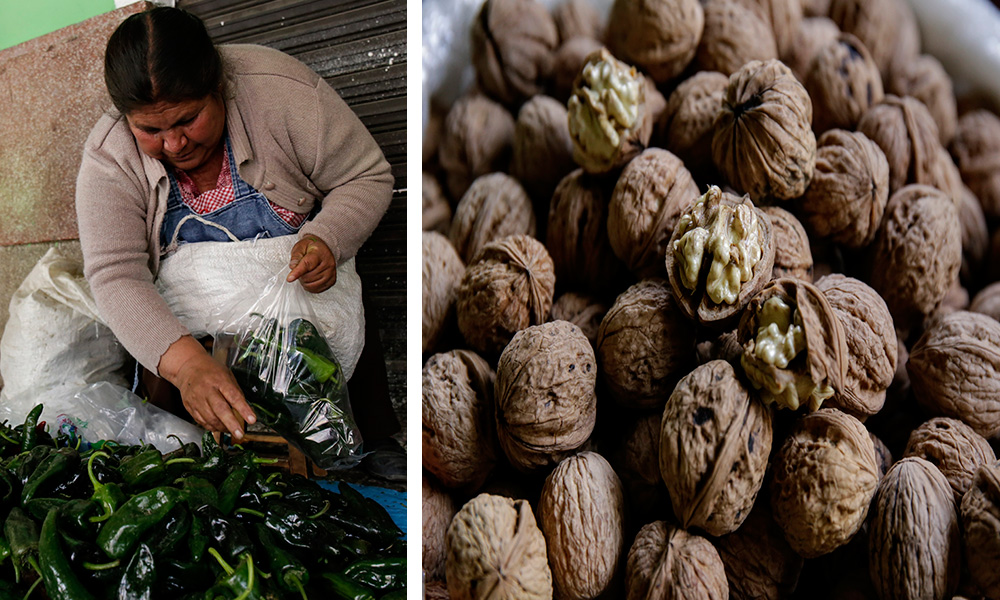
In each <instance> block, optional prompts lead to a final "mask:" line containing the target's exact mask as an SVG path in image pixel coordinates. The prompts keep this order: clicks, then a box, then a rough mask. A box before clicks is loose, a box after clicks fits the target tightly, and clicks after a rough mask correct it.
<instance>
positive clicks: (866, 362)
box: [816, 275, 896, 419]
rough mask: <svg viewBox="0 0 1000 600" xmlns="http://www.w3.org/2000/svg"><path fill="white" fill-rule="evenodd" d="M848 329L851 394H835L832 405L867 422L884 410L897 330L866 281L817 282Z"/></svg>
mask: <svg viewBox="0 0 1000 600" xmlns="http://www.w3.org/2000/svg"><path fill="white" fill-rule="evenodd" d="M816 287H817V288H818V289H820V290H821V291H822V292H823V295H824V296H825V297H826V299H827V301H828V302H829V303H830V307H831V308H833V312H834V313H836V315H837V318H838V319H839V320H840V323H841V324H842V325H843V326H844V334H845V336H846V341H847V354H848V357H849V358H848V363H847V372H846V378H845V380H844V385H845V388H846V390H848V391H849V393H838V394H834V396H833V398H831V399H830V402H829V406H833V407H835V408H839V409H841V410H843V411H845V412H848V413H850V414H852V415H854V416H856V417H858V418H861V419H864V418H865V417H868V416H870V415H874V414H875V413H877V412H878V411H879V410H881V409H882V404H883V403H884V402H885V390H886V389H888V388H889V385H890V384H891V383H892V378H893V376H894V375H895V373H896V330H895V328H893V324H892V315H890V314H889V308H888V307H887V306H886V305H885V302H884V301H883V300H882V297H881V296H879V295H878V293H877V292H876V291H875V290H873V289H872V288H870V287H868V285H867V284H865V283H864V282H862V281H859V280H857V279H854V278H852V277H845V276H843V275H827V276H826V277H823V278H822V279H820V280H819V281H817V282H816Z"/></svg>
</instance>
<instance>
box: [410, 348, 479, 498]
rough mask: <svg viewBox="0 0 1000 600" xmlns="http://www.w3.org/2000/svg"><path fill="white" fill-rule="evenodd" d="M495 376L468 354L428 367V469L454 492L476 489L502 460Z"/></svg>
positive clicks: (437, 359)
mask: <svg viewBox="0 0 1000 600" xmlns="http://www.w3.org/2000/svg"><path fill="white" fill-rule="evenodd" d="M494 379H495V375H494V373H493V370H492V369H490V366H489V364H488V363H487V362H486V361H485V360H483V359H482V358H480V357H479V355H477V354H475V353H473V352H469V351H468V350H452V351H451V352H445V353H442V354H435V355H434V356H431V357H430V358H429V359H427V362H426V363H425V364H424V368H423V398H422V401H421V411H422V421H421V422H422V425H423V452H422V456H423V464H424V468H425V469H427V470H428V471H429V472H430V473H432V474H433V475H434V476H435V477H437V479H438V481H440V482H441V483H443V484H444V485H445V486H447V487H450V488H466V489H476V488H478V487H479V486H480V485H482V483H483V481H484V480H485V479H486V477H487V475H489V473H490V471H491V470H492V469H493V465H494V463H495V462H496V458H497V454H498V451H497V445H496V433H495V430H494V428H495V425H494V421H493V385H494Z"/></svg>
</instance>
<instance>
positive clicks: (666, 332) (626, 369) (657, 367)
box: [595, 279, 694, 408]
mask: <svg viewBox="0 0 1000 600" xmlns="http://www.w3.org/2000/svg"><path fill="white" fill-rule="evenodd" d="M595 348H596V353H597V358H598V365H599V366H600V368H601V377H602V381H603V383H604V384H605V385H606V386H607V388H608V391H609V392H611V395H612V397H614V399H615V400H616V401H617V402H619V403H620V404H622V405H624V406H629V407H635V408H656V407H660V406H662V405H663V403H664V402H665V401H666V399H667V397H668V396H669V395H670V391H671V390H672V389H673V387H674V384H675V383H676V382H677V380H678V379H679V378H680V377H681V375H683V374H684V373H685V372H686V370H687V369H688V368H689V367H690V364H691V362H692V360H691V359H692V358H693V356H692V355H693V352H692V350H693V349H694V331H693V328H692V326H691V324H690V322H689V321H688V320H687V319H685V318H684V316H683V315H682V314H681V312H680V311H679V310H678V309H677V306H676V303H675V302H674V300H673V298H672V296H671V293H670V290H669V289H668V288H667V286H666V282H665V281H663V280H662V279H649V280H645V281H640V282H639V283H637V284H635V285H633V286H631V287H630V288H628V289H627V290H625V291H624V292H622V294H621V295H620V296H618V298H617V299H616V300H615V303H614V304H613V305H612V306H611V308H610V309H609V310H608V312H607V314H605V315H604V319H602V320H601V326H600V328H599V329H598V332H597V344H596V345H595Z"/></svg>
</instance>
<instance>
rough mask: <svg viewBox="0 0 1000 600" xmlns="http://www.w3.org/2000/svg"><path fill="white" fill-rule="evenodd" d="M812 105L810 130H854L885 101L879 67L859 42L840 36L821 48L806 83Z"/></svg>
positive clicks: (845, 34) (850, 36)
mask: <svg viewBox="0 0 1000 600" xmlns="http://www.w3.org/2000/svg"><path fill="white" fill-rule="evenodd" d="M805 86H806V90H807V91H808V92H809V97H810V98H811V99H812V102H813V120H812V126H813V130H814V131H816V132H817V133H822V132H824V131H826V130H828V129H835V128H840V129H854V127H855V126H856V125H857V124H858V121H859V120H860V119H861V115H863V114H864V113H865V111H867V110H868V109H869V108H871V107H872V106H875V105H876V104H878V103H879V102H881V101H882V99H883V98H884V97H885V93H884V92H883V90H882V76H881V75H880V74H879V72H878V66H877V65H876V64H875V61H874V60H873V59H872V57H871V55H870V54H869V53H868V49H867V48H865V46H864V44H862V43H861V40H859V39H858V38H856V37H854V36H853V35H851V34H849V33H842V34H840V35H839V36H837V38H836V39H835V40H833V41H830V42H827V44H826V45H825V46H823V47H821V48H820V49H819V50H818V51H817V52H816V56H815V57H814V58H813V62H812V65H811V66H810V67H809V72H808V74H807V75H806V80H805Z"/></svg>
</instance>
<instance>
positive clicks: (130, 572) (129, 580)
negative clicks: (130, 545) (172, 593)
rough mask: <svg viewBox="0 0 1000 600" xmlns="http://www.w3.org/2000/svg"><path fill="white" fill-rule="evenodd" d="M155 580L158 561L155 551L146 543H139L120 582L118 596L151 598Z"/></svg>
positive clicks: (147, 599) (130, 599)
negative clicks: (154, 554) (155, 558)
mask: <svg viewBox="0 0 1000 600" xmlns="http://www.w3.org/2000/svg"><path fill="white" fill-rule="evenodd" d="M155 581H156V563H155V562H154V559H153V551H152V550H150V549H149V546H147V545H146V544H139V547H138V548H136V550H135V553H134V554H133V555H132V560H130V561H129V562H128V566H127V567H125V572H124V573H123V574H122V579H121V581H120V582H119V583H118V598H128V599H129V600H149V598H150V596H152V594H153V583H154V582H155Z"/></svg>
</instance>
